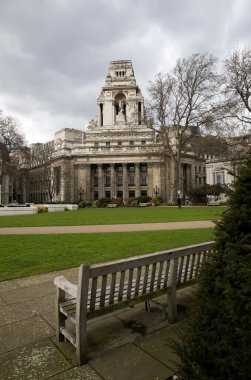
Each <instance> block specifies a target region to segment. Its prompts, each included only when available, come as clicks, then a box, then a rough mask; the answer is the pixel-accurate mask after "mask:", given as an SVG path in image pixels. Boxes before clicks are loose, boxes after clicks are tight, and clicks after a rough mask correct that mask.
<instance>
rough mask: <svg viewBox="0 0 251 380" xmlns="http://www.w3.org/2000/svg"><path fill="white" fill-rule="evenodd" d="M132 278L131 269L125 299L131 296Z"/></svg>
mask: <svg viewBox="0 0 251 380" xmlns="http://www.w3.org/2000/svg"><path fill="white" fill-rule="evenodd" d="M132 278H133V269H130V272H129V278H128V283H127V297H126V298H127V299H130V298H131V294H132Z"/></svg>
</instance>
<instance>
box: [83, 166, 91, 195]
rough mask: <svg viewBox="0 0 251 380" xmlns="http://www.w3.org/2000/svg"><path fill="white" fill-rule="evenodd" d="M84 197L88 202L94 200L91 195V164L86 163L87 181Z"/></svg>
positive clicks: (85, 182)
mask: <svg viewBox="0 0 251 380" xmlns="http://www.w3.org/2000/svg"><path fill="white" fill-rule="evenodd" d="M84 190H85V194H84V199H85V201H87V202H90V201H91V200H92V197H91V165H89V164H87V165H85V181H84Z"/></svg>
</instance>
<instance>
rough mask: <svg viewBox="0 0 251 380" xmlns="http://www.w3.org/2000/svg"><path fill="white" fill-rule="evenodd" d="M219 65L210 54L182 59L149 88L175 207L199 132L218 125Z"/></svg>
mask: <svg viewBox="0 0 251 380" xmlns="http://www.w3.org/2000/svg"><path fill="white" fill-rule="evenodd" d="M216 61H217V59H216V58H215V57H213V56H212V55H208V54H193V55H192V56H191V57H189V58H188V59H178V60H177V63H176V65H175V67H174V68H173V70H171V71H170V72H169V73H167V74H158V75H157V76H156V78H155V80H154V81H152V82H150V86H149V88H148V93H149V95H150V107H149V110H150V120H151V121H152V126H153V128H154V129H155V130H156V131H157V133H158V137H157V141H158V146H159V150H160V153H161V154H162V155H163V157H165V159H167V160H169V165H170V169H171V177H170V178H171V181H172V183H171V199H170V202H171V203H175V202H176V198H177V192H178V184H179V176H180V163H181V159H182V157H184V155H185V154H186V153H187V152H188V151H191V141H192V140H193V139H194V136H195V135H196V133H197V132H198V130H199V129H200V130H202V129H203V130H208V129H210V128H211V127H212V126H213V124H214V117H215V116H214V115H215V110H216V109H217V93H218V89H219V86H218V83H219V76H218V74H217V73H216V70H215V64H216Z"/></svg>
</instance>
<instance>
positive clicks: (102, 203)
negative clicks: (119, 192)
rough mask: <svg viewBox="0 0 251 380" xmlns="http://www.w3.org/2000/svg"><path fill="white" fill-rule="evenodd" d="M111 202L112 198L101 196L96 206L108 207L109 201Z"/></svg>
mask: <svg viewBox="0 0 251 380" xmlns="http://www.w3.org/2000/svg"><path fill="white" fill-rule="evenodd" d="M110 202H111V200H110V199H107V198H100V199H98V200H97V201H96V207H99V208H102V207H106V206H107V205H108V203H110Z"/></svg>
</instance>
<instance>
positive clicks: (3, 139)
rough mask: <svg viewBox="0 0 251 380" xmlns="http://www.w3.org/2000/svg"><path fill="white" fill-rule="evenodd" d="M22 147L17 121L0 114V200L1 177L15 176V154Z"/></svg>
mask: <svg viewBox="0 0 251 380" xmlns="http://www.w3.org/2000/svg"><path fill="white" fill-rule="evenodd" d="M23 146H24V137H23V136H22V134H20V133H19V131H18V126H17V121H16V120H15V119H14V118H12V117H11V116H3V115H2V113H1V112H0V199H1V192H2V183H3V177H4V176H5V175H6V174H10V175H12V176H13V175H14V174H15V172H16V170H17V165H16V164H17V160H16V159H15V158H16V157H15V153H19V152H20V151H21V150H22V149H23Z"/></svg>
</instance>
